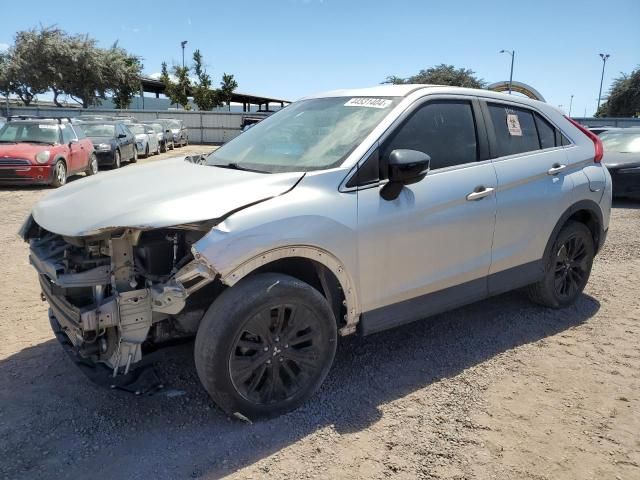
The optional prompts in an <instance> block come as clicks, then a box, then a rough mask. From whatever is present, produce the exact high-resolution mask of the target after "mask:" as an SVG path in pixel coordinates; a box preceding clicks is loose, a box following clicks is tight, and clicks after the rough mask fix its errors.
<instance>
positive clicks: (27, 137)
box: [0, 115, 189, 187]
mask: <svg viewBox="0 0 640 480" xmlns="http://www.w3.org/2000/svg"><path fill="white" fill-rule="evenodd" d="M188 143H189V135H188V132H187V129H186V127H185V126H184V122H183V121H182V120H177V119H157V120H153V121H148V122H140V121H138V120H137V119H136V118H134V117H114V116H107V115H81V116H80V117H77V118H73V119H72V118H37V117H27V116H18V117H10V118H8V119H6V121H5V119H4V118H1V117H0V184H5V185H6V184H43V185H52V186H54V187H59V186H61V185H64V184H65V183H66V181H67V178H68V177H69V176H71V175H75V174H78V173H86V174H87V175H93V174H95V173H98V170H99V168H101V167H110V168H120V167H121V166H122V163H123V162H131V163H135V162H136V161H137V160H138V156H144V157H147V156H149V155H151V154H154V155H157V154H159V153H160V152H166V151H167V150H173V149H174V148H175V147H179V146H183V145H187V144H188Z"/></svg>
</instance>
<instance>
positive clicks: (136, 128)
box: [127, 125, 146, 135]
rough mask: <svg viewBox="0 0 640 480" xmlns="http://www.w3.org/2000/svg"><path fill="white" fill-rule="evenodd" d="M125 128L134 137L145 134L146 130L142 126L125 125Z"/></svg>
mask: <svg viewBox="0 0 640 480" xmlns="http://www.w3.org/2000/svg"><path fill="white" fill-rule="evenodd" d="M127 127H129V130H131V132H133V134H134V135H138V134H140V133H146V130H145V128H144V126H143V125H127Z"/></svg>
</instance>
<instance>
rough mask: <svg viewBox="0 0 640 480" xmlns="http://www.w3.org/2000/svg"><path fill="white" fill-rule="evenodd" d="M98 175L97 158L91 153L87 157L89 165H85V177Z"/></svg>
mask: <svg viewBox="0 0 640 480" xmlns="http://www.w3.org/2000/svg"><path fill="white" fill-rule="evenodd" d="M96 173H98V157H96V154H95V153H92V154H91V156H90V157H89V165H87V170H86V174H87V176H90V175H95V174H96Z"/></svg>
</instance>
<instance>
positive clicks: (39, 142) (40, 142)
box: [22, 140, 53, 145]
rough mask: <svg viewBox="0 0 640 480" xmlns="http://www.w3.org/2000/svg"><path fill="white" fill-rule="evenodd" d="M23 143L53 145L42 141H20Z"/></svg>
mask: <svg viewBox="0 0 640 480" xmlns="http://www.w3.org/2000/svg"><path fill="white" fill-rule="evenodd" d="M22 142H23V143H37V144H39V145H53V142H44V141H42V140H22Z"/></svg>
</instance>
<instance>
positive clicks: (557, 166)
mask: <svg viewBox="0 0 640 480" xmlns="http://www.w3.org/2000/svg"><path fill="white" fill-rule="evenodd" d="M565 168H567V166H566V165H560V164H559V163H554V164H553V166H552V167H551V168H550V169H549V170H547V174H548V175H557V174H559V173H560V172H561V171H562V170H564V169H565Z"/></svg>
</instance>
